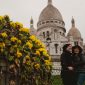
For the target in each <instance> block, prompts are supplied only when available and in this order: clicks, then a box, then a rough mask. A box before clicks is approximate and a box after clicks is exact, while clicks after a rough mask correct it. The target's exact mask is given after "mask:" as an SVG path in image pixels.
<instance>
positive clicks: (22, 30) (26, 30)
mask: <svg viewBox="0 0 85 85" xmlns="http://www.w3.org/2000/svg"><path fill="white" fill-rule="evenodd" d="M19 31H20V32H25V33H29V29H28V28H21V29H19Z"/></svg>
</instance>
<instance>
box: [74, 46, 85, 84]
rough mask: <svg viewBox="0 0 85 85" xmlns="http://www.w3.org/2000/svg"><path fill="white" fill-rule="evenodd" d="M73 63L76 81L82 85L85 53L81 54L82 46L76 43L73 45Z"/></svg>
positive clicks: (84, 72) (84, 73) (84, 79)
mask: <svg viewBox="0 0 85 85" xmlns="http://www.w3.org/2000/svg"><path fill="white" fill-rule="evenodd" d="M73 63H74V69H75V72H76V75H75V79H76V83H77V85H83V84H84V81H85V55H84V54H82V48H81V47H80V46H78V45H76V46H74V47H73Z"/></svg>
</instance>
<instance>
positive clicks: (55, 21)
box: [30, 0, 83, 74]
mask: <svg viewBox="0 0 85 85" xmlns="http://www.w3.org/2000/svg"><path fill="white" fill-rule="evenodd" d="M71 24H72V27H71V29H70V30H69V32H68V33H67V35H66V28H65V22H64V20H63V18H62V15H61V13H60V12H59V10H58V9H57V8H56V7H54V6H53V4H52V0H48V4H47V6H46V7H45V8H44V9H43V10H42V12H41V14H40V16H39V20H38V23H37V30H36V29H34V27H33V19H31V21H30V30H31V34H34V35H36V36H37V37H38V38H39V39H40V40H41V41H42V42H44V43H45V45H46V47H47V50H48V52H49V54H50V55H51V56H52V61H53V69H54V71H55V72H54V74H56V71H57V69H60V63H59V59H60V55H61V53H62V47H63V45H64V44H66V43H71V44H72V45H77V44H78V45H80V46H81V47H83V39H82V36H81V33H80V31H79V30H78V29H77V28H76V27H75V20H74V19H73V18H72V21H71ZM58 65H59V66H58Z"/></svg>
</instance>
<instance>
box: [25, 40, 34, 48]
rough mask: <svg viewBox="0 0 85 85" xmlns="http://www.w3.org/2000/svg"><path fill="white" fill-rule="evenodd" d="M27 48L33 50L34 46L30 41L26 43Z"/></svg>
mask: <svg viewBox="0 0 85 85" xmlns="http://www.w3.org/2000/svg"><path fill="white" fill-rule="evenodd" d="M26 46H28V47H29V48H30V49H31V48H32V47H33V44H32V43H30V42H29V41H28V42H26Z"/></svg>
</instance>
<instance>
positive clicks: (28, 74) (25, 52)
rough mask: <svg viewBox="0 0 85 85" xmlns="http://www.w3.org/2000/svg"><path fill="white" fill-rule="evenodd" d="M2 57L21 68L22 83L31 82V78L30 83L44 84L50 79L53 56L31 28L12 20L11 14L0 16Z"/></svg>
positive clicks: (0, 55) (0, 52) (22, 84)
mask: <svg viewBox="0 0 85 85" xmlns="http://www.w3.org/2000/svg"><path fill="white" fill-rule="evenodd" d="M0 59H3V60H6V61H7V62H8V64H9V66H10V65H11V64H14V65H15V66H16V68H17V69H16V70H17V72H18V70H20V73H19V74H20V75H19V78H20V79H19V80H20V84H21V85H25V84H24V83H25V82H26V81H27V80H28V83H29V79H30V81H33V82H31V84H30V85H35V83H38V84H36V85H43V82H46V83H47V82H48V79H50V78H48V77H49V76H48V75H49V73H51V67H52V66H51V57H50V56H49V55H48V53H47V50H46V49H45V46H44V44H43V43H42V42H41V41H40V40H39V39H37V37H35V36H34V35H30V30H29V28H25V27H23V24H21V23H19V22H13V21H11V20H10V18H9V16H0ZM41 74H42V75H41ZM45 78H47V81H46V79H45ZM42 80H43V82H41V81H42ZM23 81H24V83H23ZM36 81H37V82H36ZM48 83H49V82H48Z"/></svg>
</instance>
